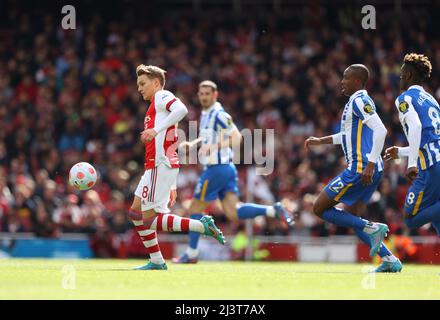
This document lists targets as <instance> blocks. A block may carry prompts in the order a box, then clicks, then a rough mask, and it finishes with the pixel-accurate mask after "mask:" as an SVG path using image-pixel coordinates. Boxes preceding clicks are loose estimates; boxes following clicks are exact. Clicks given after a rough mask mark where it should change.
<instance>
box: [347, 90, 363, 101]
mask: <svg viewBox="0 0 440 320" xmlns="http://www.w3.org/2000/svg"><path fill="white" fill-rule="evenodd" d="M359 93H365V94H367V90H365V89H361V90H358V91H356V92H355V93H353V94H352V95H351V96H350V98H349V99H348V100H351V99H353V98H354V96H356V95H357V94H359Z"/></svg>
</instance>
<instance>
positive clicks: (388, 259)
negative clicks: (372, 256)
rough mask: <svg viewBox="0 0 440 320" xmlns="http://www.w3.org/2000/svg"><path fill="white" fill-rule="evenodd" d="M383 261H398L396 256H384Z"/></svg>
mask: <svg viewBox="0 0 440 320" xmlns="http://www.w3.org/2000/svg"><path fill="white" fill-rule="evenodd" d="M381 259H382V261H385V262H396V261H397V258H396V256H395V255H393V254H390V255H388V256H384V257H382V258H381Z"/></svg>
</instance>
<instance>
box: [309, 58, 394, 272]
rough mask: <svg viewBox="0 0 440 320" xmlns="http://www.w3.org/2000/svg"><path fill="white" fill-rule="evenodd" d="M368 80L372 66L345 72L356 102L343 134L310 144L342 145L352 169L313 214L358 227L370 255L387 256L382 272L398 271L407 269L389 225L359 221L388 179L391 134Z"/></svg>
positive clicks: (345, 89) (348, 109)
mask: <svg viewBox="0 0 440 320" xmlns="http://www.w3.org/2000/svg"><path fill="white" fill-rule="evenodd" d="M368 77H369V71H368V69H367V67H365V66H364V65H361V64H354V65H351V66H349V67H348V68H347V69H346V70H345V71H344V75H343V78H342V81H341V87H342V93H343V94H344V95H346V96H349V97H350V98H349V100H348V102H347V104H346V105H345V108H344V111H343V113H342V120H341V131H340V132H339V133H338V134H335V135H333V136H327V137H322V138H316V137H310V138H308V139H307V140H306V142H305V147H306V148H309V147H310V146H313V145H320V144H340V145H342V149H343V151H344V154H345V159H346V161H347V169H345V170H344V171H343V172H342V173H341V174H339V175H338V176H337V177H336V178H334V179H333V180H332V181H331V182H330V183H329V184H328V185H327V186H326V187H325V188H324V190H322V191H321V193H320V194H319V196H318V198H317V200H316V201H315V204H314V207H313V211H314V213H315V214H316V215H317V216H319V217H321V218H322V219H324V220H326V221H328V222H331V223H334V224H336V225H338V226H342V227H347V228H353V229H354V231H355V232H356V234H357V236H358V237H359V238H360V239H361V240H362V241H363V242H365V243H366V244H367V245H369V246H370V248H371V250H370V256H372V257H373V256H375V255H376V254H377V253H378V254H379V256H380V257H381V258H382V265H381V266H380V267H379V268H378V269H376V272H396V271H400V270H401V269H402V264H401V263H400V261H399V260H398V259H397V258H396V257H395V256H394V255H393V254H392V253H391V252H390V251H389V250H388V249H387V248H386V246H385V245H383V243H382V241H383V239H384V237H385V235H386V233H387V232H388V226H387V225H385V224H382V223H375V222H370V221H368V220H365V219H362V218H360V217H359V216H361V215H362V213H363V212H364V211H365V208H366V205H367V203H368V201H369V200H370V198H371V196H372V194H373V192H374V191H375V190H376V189H377V187H378V185H379V182H380V179H381V177H382V171H383V161H382V158H381V156H380V153H381V152H382V148H383V145H384V142H385V136H386V133H387V130H386V129H385V126H384V125H383V123H382V121H381V119H380V118H379V116H378V115H377V113H376V107H375V104H374V102H373V100H372V99H371V98H370V96H369V95H368V93H367V91H366V90H365V85H366V82H367V80H368ZM338 203H343V204H344V210H342V209H339V208H336V207H335V205H336V204H338Z"/></svg>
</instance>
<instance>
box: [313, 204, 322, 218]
mask: <svg viewBox="0 0 440 320" xmlns="http://www.w3.org/2000/svg"><path fill="white" fill-rule="evenodd" d="M313 213H314V214H315V215H316V216H318V217H320V218H322V214H323V213H324V208H323V207H322V206H321V205H320V204H319V203H317V202H315V203H314V204H313Z"/></svg>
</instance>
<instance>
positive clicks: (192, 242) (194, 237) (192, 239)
mask: <svg viewBox="0 0 440 320" xmlns="http://www.w3.org/2000/svg"><path fill="white" fill-rule="evenodd" d="M202 217H203V214H201V213H193V214H192V215H190V218H191V219H194V220H200V219H201V218H202ZM199 238H200V233H198V232H194V231H190V232H189V247H190V248H191V249H197V244H198V243H199Z"/></svg>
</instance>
